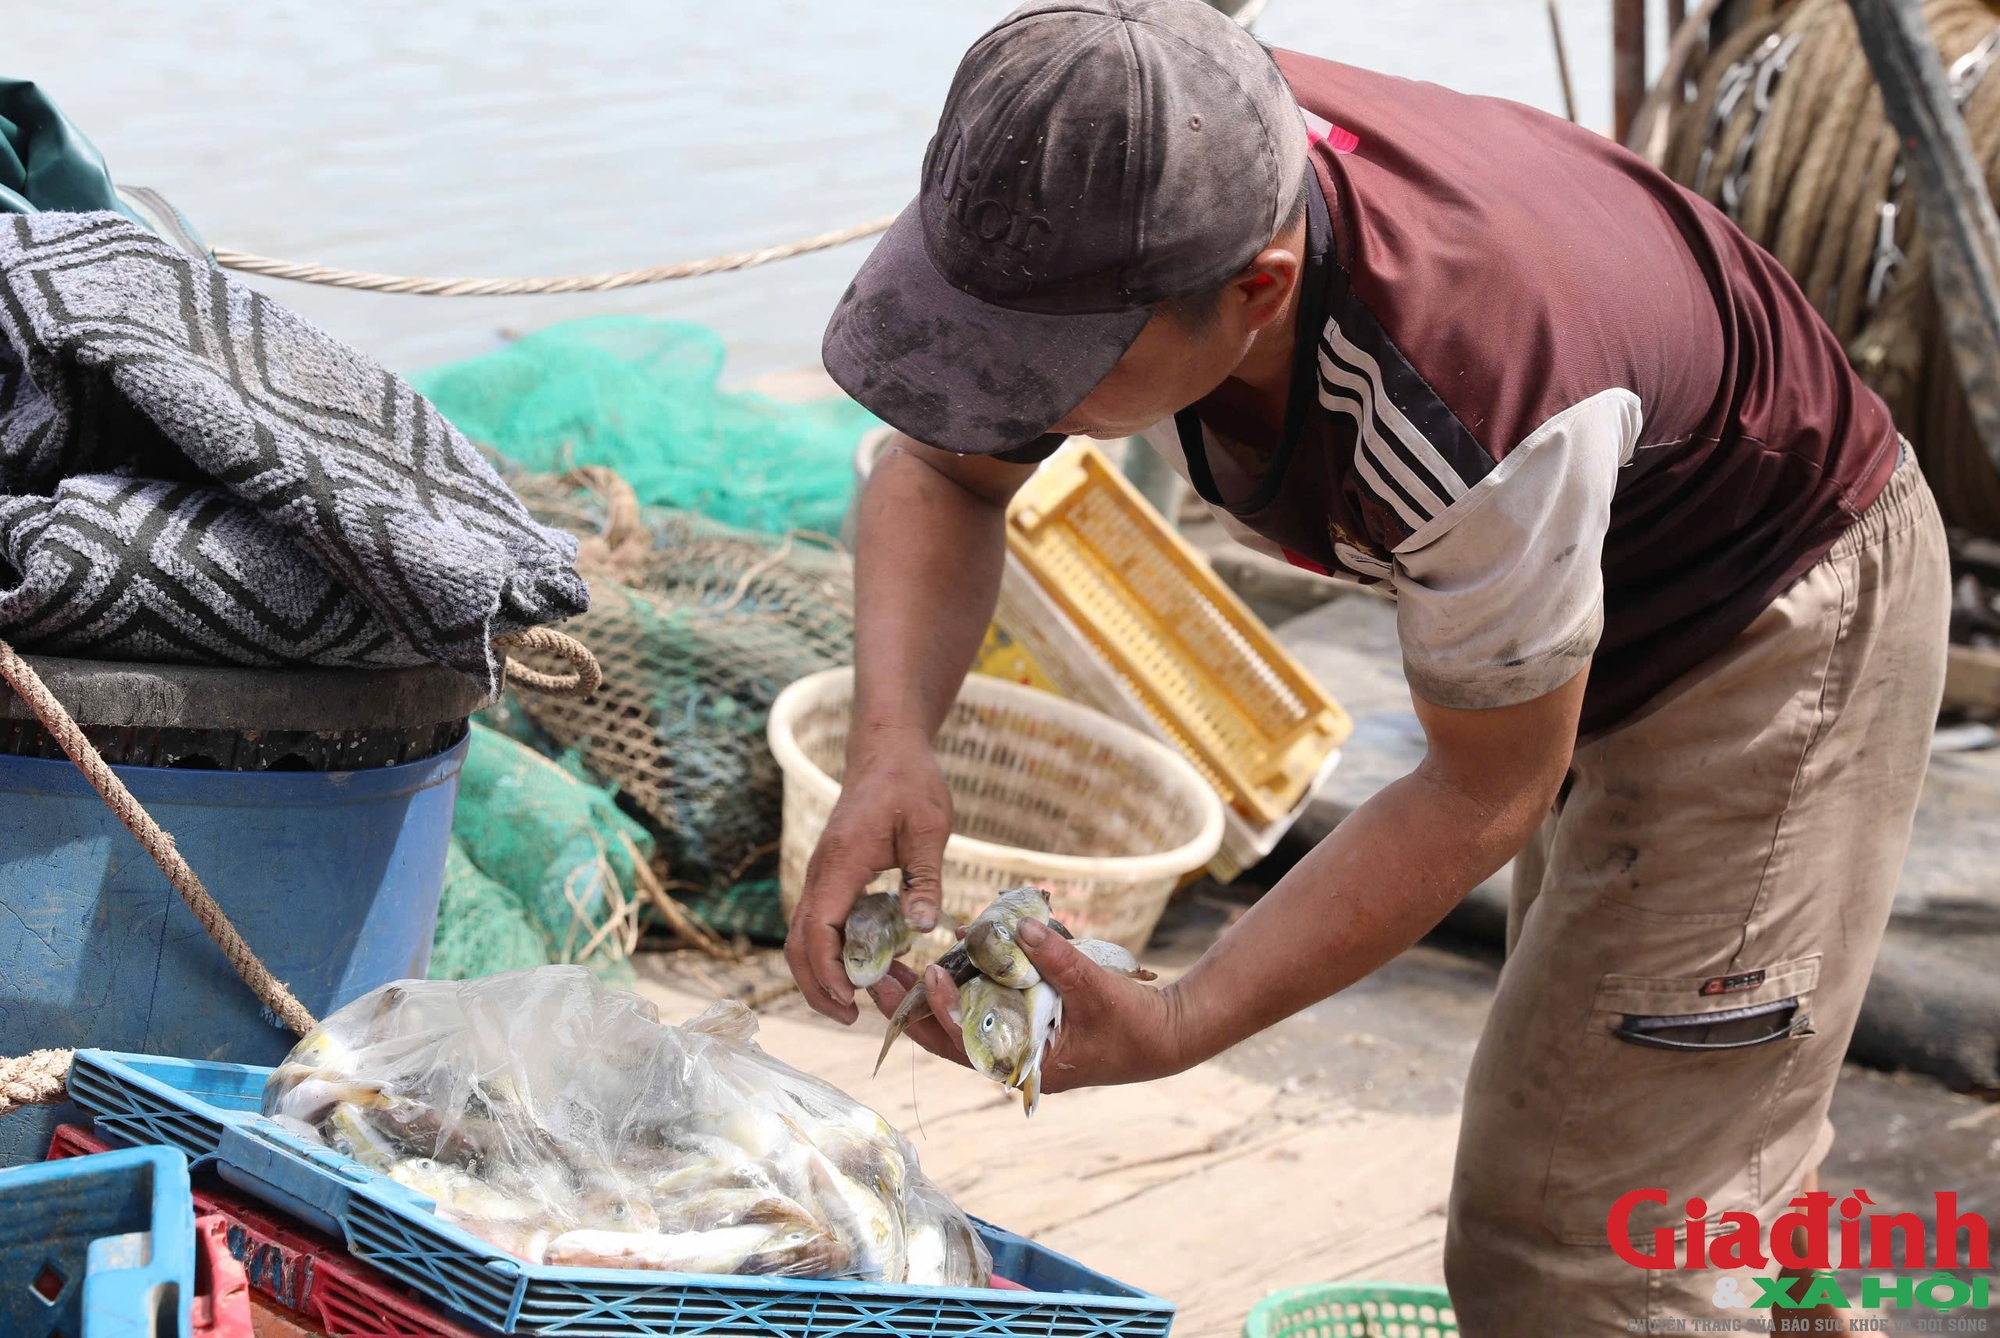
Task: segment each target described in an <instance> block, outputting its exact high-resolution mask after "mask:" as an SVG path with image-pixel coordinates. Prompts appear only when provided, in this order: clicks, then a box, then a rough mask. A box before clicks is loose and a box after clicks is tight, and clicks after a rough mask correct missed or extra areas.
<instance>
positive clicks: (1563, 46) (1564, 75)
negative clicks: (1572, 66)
mask: <svg viewBox="0 0 2000 1338" xmlns="http://www.w3.org/2000/svg"><path fill="white" fill-rule="evenodd" d="M1549 34H1550V36H1552V37H1554V38H1555V42H1556V74H1557V76H1558V77H1559V78H1561V80H1562V89H1563V112H1564V113H1565V114H1566V115H1567V116H1568V117H1569V119H1570V123H1571V124H1572V125H1574V124H1575V123H1576V87H1575V85H1573V84H1572V83H1570V79H1569V46H1568V44H1567V43H1565V42H1564V41H1563V21H1562V14H1561V13H1560V12H1559V11H1558V10H1557V9H1556V0H1549Z"/></svg>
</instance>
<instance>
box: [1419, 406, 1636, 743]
mask: <svg viewBox="0 0 2000 1338" xmlns="http://www.w3.org/2000/svg"><path fill="white" fill-rule="evenodd" d="M1640 419H1641V413H1640V407H1639V399H1638V397H1637V396H1636V395H1634V394H1633V393H1632V392H1631V391H1629V390H1622V389H1613V390H1606V391H1602V392H1599V393H1598V394H1595V395H1592V396H1591V397H1590V398H1588V399H1585V400H1582V401H1579V402H1578V403H1576V404H1574V405H1571V406H1570V407H1569V408H1567V409H1564V410H1563V411H1562V412H1561V413H1558V414H1556V415H1555V416H1554V417H1552V418H1550V419H1549V420H1548V421H1547V422H1546V423H1544V424H1542V425H1541V426H1540V427H1539V428H1537V429H1536V430H1535V431H1534V432H1533V433H1531V434H1530V435H1529V436H1528V437H1527V438H1525V439H1524V440H1523V441H1522V442H1521V443H1520V444H1519V445H1518V446H1516V447H1515V448H1514V449H1513V450H1512V451H1509V452H1508V453H1507V455H1506V456H1505V458H1503V459H1502V460H1501V461H1500V463H1499V464H1498V465H1497V466H1495V468H1494V469H1493V471H1492V472H1491V473H1490V474H1488V475H1487V476H1486V477H1485V478H1484V479H1482V480H1480V482H1479V484H1478V485H1477V486H1476V487H1475V488H1473V489H1472V490H1471V491H1470V492H1468V493H1467V494H1466V495H1465V496H1463V497H1461V498H1459V499H1458V501H1457V502H1455V503H1454V504H1453V505H1452V507H1451V508H1450V509H1449V510H1448V511H1447V512H1446V513H1445V514H1444V515H1440V516H1439V517H1437V519H1436V520H1435V521H1433V522H1432V523H1431V524H1429V525H1426V526H1424V527H1423V529H1422V530H1420V531H1419V532H1418V533H1416V534H1414V535H1412V536H1411V537H1410V540H1409V541H1408V542H1407V543H1405V544H1404V545H1403V546H1401V547H1399V548H1398V549H1397V550H1396V551H1395V554H1394V556H1395V566H1396V600H1397V612H1396V629H1397V632H1398V635H1399V638H1400V640H1401V642H1402V650H1403V669H1404V673H1405V674H1406V676H1407V677H1408V678H1409V681H1410V688H1411V690H1412V691H1414V692H1415V693H1416V694H1417V695H1418V696H1419V697H1422V698H1423V699H1424V700H1425V701H1427V702H1431V703H1434V704H1435V705H1438V706H1445V707H1453V708H1457V709H1462V710H1478V709H1484V708H1488V707H1495V706H1512V705H1515V704H1516V703H1519V702H1524V701H1531V700H1533V699H1534V698H1536V697H1540V696H1544V695H1546V694H1548V693H1550V692H1553V691H1554V690H1555V689H1557V688H1559V687H1561V686H1562V685H1563V684H1565V683H1567V682H1569V680H1570V679H1572V678H1574V677H1575V676H1576V675H1577V674H1578V673H1579V672H1581V671H1582V670H1583V668H1584V667H1585V666H1586V665H1588V664H1589V663H1590V657H1591V655H1592V653H1593V652H1595V650H1596V649H1597V642H1598V638H1599V636H1600V635H1601V633H1602V632H1603V629H1604V574H1603V570H1602V568H1601V565H1600V563H1601V558H1602V554H1603V549H1604V535H1605V531H1606V530H1607V529H1608V528H1609V526H1610V521H1611V498H1612V494H1613V492H1614V491H1615V490H1616V487H1617V482H1618V471H1619V469H1620V468H1621V467H1623V466H1624V465H1625V464H1627V463H1629V462H1630V460H1631V458H1632V452H1633V451H1634V450H1635V449H1636V447H1637V444H1638V440H1639V430H1640ZM1452 513H1457V514H1456V515H1454V514H1452Z"/></svg>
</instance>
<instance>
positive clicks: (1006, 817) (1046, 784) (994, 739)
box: [768, 669, 1222, 965]
mask: <svg viewBox="0 0 2000 1338" xmlns="http://www.w3.org/2000/svg"><path fill="white" fill-rule="evenodd" d="M853 698H854V671H853V670H852V669H829V670H827V671H826V672H824V673H819V674H814V675H813V676H812V677H810V678H803V679H800V680H799V681H798V682H796V683H794V684H792V685H791V686H790V687H788V688H786V689H785V690H784V691H783V692H782V693H780V694H779V695H778V700H777V701H776V702H775V703H773V704H772V706H771V717H770V724H769V727H768V734H769V737H770V740H771V752H772V753H773V754H774V755H775V756H776V757H777V759H778V767H779V769H780V770H781V771H783V772H784V776H785V820H784V831H783V838H782V841H781V843H780V846H779V863H778V880H779V887H780V889H781V890H782V894H783V899H784V908H785V914H786V916H787V917H789V916H790V915H791V914H792V912H793V911H794V910H796V909H797V907H798V904H799V897H800V895H801V893H802V892H803V890H804V887H805V877H806V862H807V861H808V860H809V859H810V858H811V857H812V852H813V847H814V845H816V844H817V843H818V841H819V836H820V833H821V832H822V831H824V830H825V828H826V821H827V818H828V816H829V815H830V814H831V813H832V812H833V805H834V801H835V800H837V799H838V798H839V797H840V781H839V777H840V774H841V771H842V769H843V767H844V766H845V765H846V756H847V726H848V717H849V712H850V708H851V707H852V705H853ZM933 751H934V752H935V753H936V755H937V759H938V765H939V766H940V767H941V768H942V769H943V771H944V777H945V782H946V783H947V784H948V785H950V787H951V797H952V808H953V814H954V823H953V833H952V837H951V839H950V840H949V841H948V842H946V844H945V848H944V908H945V911H946V913H947V914H950V915H953V916H956V917H958V918H959V919H961V920H965V919H970V918H971V917H972V916H974V915H977V914H978V913H979V912H980V911H981V910H983V909H984V908H985V907H986V905H987V903H988V902H990V901H991V900H992V899H993V894H994V893H995V892H998V891H1000V890H1001V889H1002V888H1008V887H1015V886H1018V885H1020V884H1022V883H1033V884H1034V885H1035V886H1037V887H1041V888H1045V889H1047V891H1048V892H1049V895H1050V899H1051V901H1052V902H1053V904H1054V906H1055V913H1056V916H1057V918H1058V919H1060V920H1062V921H1063V923H1064V924H1066V925H1068V926H1069V928H1070V930H1071V931H1072V932H1074V933H1075V934H1076V935H1077V936H1078V937H1079V938H1102V939H1109V940H1111V941H1112V942H1113V943H1119V944H1123V945H1124V946H1125V947H1127V948H1130V949H1131V950H1132V951H1133V952H1135V953H1136V952H1138V951H1139V950H1140V949H1142V948H1144V947H1145V946H1146V939H1147V937H1148V936H1149V935H1151V933H1152V932H1153V925H1154V923H1155V922H1156V921H1158V920H1159V918H1160V912H1161V911H1162V910H1163V909H1164V908H1165V907H1166V904H1167V898H1168V897H1169V896H1171V895H1173V891H1174V889H1175V888H1176V887H1177V886H1179V885H1180V881H1181V879H1182V878H1183V877H1184V876H1185V875H1187V874H1189V873H1192V872H1194V871H1195V870H1197V869H1199V868H1201V867H1202V866H1203V865H1205V864H1207V863H1208V862H1209V860H1210V859H1212V858H1214V856H1215V851H1216V847H1217V846H1218V845H1220V844H1221V841H1222V801H1221V800H1220V799H1218V798H1216V796H1215V792H1214V791H1213V790H1211V789H1209V788H1208V786H1207V785H1206V784H1205V783H1204V782H1203V781H1202V779H1201V777H1200V776H1199V775H1198V774H1196V772H1195V769H1194V768H1193V767H1191V766H1189V765H1188V764H1187V762H1186V761H1185V760H1184V759H1183V758H1182V757H1181V756H1180V755H1179V754H1178V753H1176V752H1174V751H1173V750H1172V749H1170V748H1168V747H1166V746H1165V745H1164V744H1160V743H1156V742H1154V741H1153V740H1152V739H1149V738H1147V737H1146V736H1145V735H1143V734H1141V733H1140V732H1139V731H1137V730H1135V729H1133V728H1131V727H1130V726H1128V725H1121V724H1119V723H1118V722H1117V721H1115V720H1113V719H1111V718H1110V717H1108V716H1105V715H1100V714H1099V713H1098V712H1096V711H1093V710H1091V709H1089V708H1088V707H1084V706H1078V705H1076V704H1075V703H1074V702H1067V701H1064V700H1063V699H1062V698H1060V697H1055V696H1051V695H1050V694H1049V693H1046V692H1037V691H1036V690H1034V689H1033V688H1024V687H1021V686H1019V685H1017V684H1013V683H1006V682H1002V681H1001V680H999V679H995V678H982V677H980V676H978V675H974V676H971V677H969V678H967V679H966V680H965V683H964V686H963V687H961V688H960V689H959V694H958V700H957V702H956V703H955V704H954V705H953V706H952V708H951V714H950V715H948V716H947V717H946V718H945V722H944V726H943V728H941V729H940V730H939V731H938V735H937V739H936V741H935V743H934V744H933ZM897 885H898V878H897V875H896V873H895V872H894V871H893V870H892V871H890V872H887V873H884V874H882V875H881V876H879V877H877V878H876V879H875V881H874V882H873V883H871V884H870V887H871V888H873V889H876V890H883V889H892V888H894V887H896V886H897ZM950 942H951V939H950V937H949V936H948V935H945V934H942V933H940V934H936V935H933V936H931V939H930V940H929V941H927V942H926V943H925V944H922V945H920V946H919V949H918V951H917V953H916V954H915V956H916V958H917V963H916V964H919V965H921V964H922V963H923V962H924V961H927V960H929V959H931V958H934V957H935V956H936V954H937V953H938V952H939V951H941V950H942V949H943V947H944V946H946V945H948V944H949V943H950Z"/></svg>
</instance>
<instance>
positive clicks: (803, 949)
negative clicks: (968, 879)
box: [785, 731, 951, 1022]
mask: <svg viewBox="0 0 2000 1338" xmlns="http://www.w3.org/2000/svg"><path fill="white" fill-rule="evenodd" d="M850 756H851V757H853V758H854V760H852V761H850V762H849V765H848V770H847V775H846V781H845V783H844V784H843V785H842V786H841V789H840V800H839V802H838V803H836V804H835V805H834V806H833V815H832V816H831V817H830V818H828V819H827V824H826V831H825V832H824V833H822V834H821V836H820V838H819V845H818V846H816V847H815V848H814V850H813V854H812V861H811V862H810V863H809V864H807V865H806V886H805V892H804V894H803V895H802V896H801V897H800V899H799V908H798V910H797V911H796V912H795V913H794V914H793V916H792V926H791V930H790V932H788V933H787V934H786V936H785V961H786V963H787V964H788V965H789V966H790V967H791V968H792V978H793V979H794V980H796V981H798V983H799V988H800V989H801V990H802V991H803V992H804V993H805V996H806V1001H807V1002H808V1003H810V1004H811V1005H812V1006H813V1007H814V1008H816V1009H818V1010H819V1011H820V1012H822V1013H825V1014H826V1015H827V1016H828V1017H831V1018H833V1019H835V1020H837V1021H840V1022H852V1021H854V1019H855V1018H856V1017H857V1016H859V1014H858V1012H857V1011H856V1009H855V1007H854V986H853V985H851V984H850V983H848V979H847V968H846V967H844V966H842V965H841V962H840V944H841V929H842V926H844V925H845V924H846V923H847V912H848V911H849V910H850V909H851V908H852V907H853V905H854V902H855V899H856V898H858V897H859V896H860V895H861V891H862V889H863V888H865V887H866V886H867V885H868V882H869V880H870V879H872V878H873V877H874V876H875V875H876V874H877V873H878V872H880V871H881V870H883V869H901V870H902V871H903V891H902V905H903V917H904V918H905V919H906V920H908V921H909V922H910V924H911V926H912V927H913V928H916V929H919V930H929V929H931V928H933V927H935V926H936V924H937V918H938V908H939V906H940V905H941V903H942V897H943V894H944V889H943V884H942V883H941V882H940V881H939V880H940V876H941V871H942V869H943V867H944V843H945V841H946V840H947V839H948V838H949V837H950V836H951V791H950V790H949V789H948V788H946V786H945V783H944V775H943V773H942V772H940V771H939V770H938V765H937V759H936V758H934V757H932V756H931V746H930V740H929V739H928V738H927V737H925V736H924V735H923V734H921V733H917V732H914V731H905V732H901V733H891V732H889V731H883V732H882V733H881V734H879V735H878V736H877V738H876V739H875V740H873V741H871V743H870V744H869V745H868V746H867V749H866V751H864V750H863V748H860V747H857V748H856V749H855V750H854V752H853V753H852V754H850ZM857 763H858V765H857Z"/></svg>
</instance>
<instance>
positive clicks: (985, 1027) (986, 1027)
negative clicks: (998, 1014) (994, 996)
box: [979, 1013, 995, 1031]
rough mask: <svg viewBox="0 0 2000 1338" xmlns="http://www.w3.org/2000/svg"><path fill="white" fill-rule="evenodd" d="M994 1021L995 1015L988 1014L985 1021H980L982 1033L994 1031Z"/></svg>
mask: <svg viewBox="0 0 2000 1338" xmlns="http://www.w3.org/2000/svg"><path fill="white" fill-rule="evenodd" d="M994 1021H995V1019H994V1016H993V1014H991V1013H988V1014H987V1015H986V1016H985V1018H984V1019H982V1020H981V1021H980V1023H979V1029H980V1030H981V1031H991V1030H993V1023H994Z"/></svg>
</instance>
